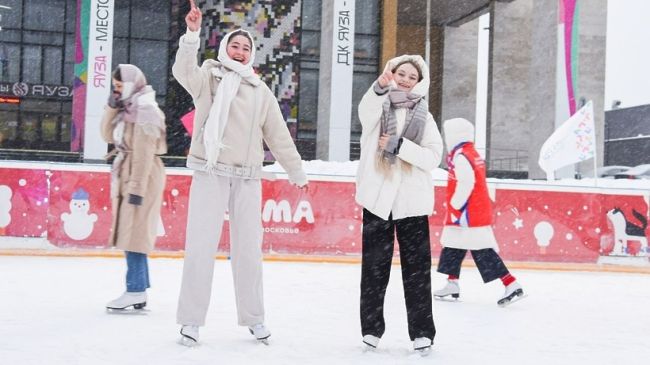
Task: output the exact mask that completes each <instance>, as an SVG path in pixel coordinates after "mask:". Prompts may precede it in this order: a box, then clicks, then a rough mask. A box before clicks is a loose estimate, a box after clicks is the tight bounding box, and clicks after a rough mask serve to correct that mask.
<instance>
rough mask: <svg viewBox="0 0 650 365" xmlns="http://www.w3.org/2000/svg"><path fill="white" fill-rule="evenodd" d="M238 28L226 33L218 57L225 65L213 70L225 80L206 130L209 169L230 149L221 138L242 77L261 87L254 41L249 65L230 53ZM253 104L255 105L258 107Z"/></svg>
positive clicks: (222, 80) (215, 100) (222, 64)
mask: <svg viewBox="0 0 650 365" xmlns="http://www.w3.org/2000/svg"><path fill="white" fill-rule="evenodd" d="M237 30H239V29H237ZM237 30H234V31H232V32H230V33H228V34H226V36H225V37H224V38H223V39H222V40H221V44H220V45H219V56H218V57H217V60H219V62H221V66H220V67H215V68H213V69H212V71H211V72H212V75H213V76H214V77H220V78H221V82H219V86H217V92H216V93H215V94H214V100H213V101H212V106H211V107H210V113H209V114H208V120H207V121H206V123H205V130H204V131H203V143H204V144H205V152H206V160H207V163H206V170H208V171H210V170H213V169H214V168H216V166H217V161H218V159H219V152H220V151H221V149H222V148H224V147H226V148H227V146H225V145H224V144H223V143H222V142H221V140H222V138H223V131H224V130H225V128H226V124H227V123H228V115H229V113H230V104H231V103H232V100H233V99H234V97H235V95H237V90H238V89H239V84H240V83H241V80H242V79H245V80H246V81H248V82H249V83H251V84H252V85H253V86H258V85H259V84H260V83H261V82H262V81H261V80H260V78H259V76H257V74H255V71H254V70H253V60H254V59H255V45H254V44H251V46H252V47H251V55H250V59H249V61H248V63H247V64H245V65H244V64H242V63H240V62H237V61H235V60H233V59H231V58H230V57H229V56H228V53H227V51H226V48H227V45H228V40H229V39H230V36H231V35H232V33H234V32H236V31H237ZM244 32H246V31H244ZM246 33H248V32H246ZM248 35H249V36H250V39H253V36H251V35H250V33H248ZM251 43H252V42H251ZM251 107H253V108H254V107H255V106H251Z"/></svg>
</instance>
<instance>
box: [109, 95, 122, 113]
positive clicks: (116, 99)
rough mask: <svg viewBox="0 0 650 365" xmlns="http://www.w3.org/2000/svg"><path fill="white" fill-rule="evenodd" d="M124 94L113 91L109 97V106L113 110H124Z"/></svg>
mask: <svg viewBox="0 0 650 365" xmlns="http://www.w3.org/2000/svg"><path fill="white" fill-rule="evenodd" d="M121 97H122V94H120V93H117V92H115V91H113V92H112V93H111V94H110V95H109V96H108V103H107V104H108V106H109V107H111V108H113V109H122V108H124V102H123V101H122V99H121Z"/></svg>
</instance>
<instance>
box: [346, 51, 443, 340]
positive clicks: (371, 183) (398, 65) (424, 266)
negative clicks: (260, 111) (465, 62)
mask: <svg viewBox="0 0 650 365" xmlns="http://www.w3.org/2000/svg"><path fill="white" fill-rule="evenodd" d="M428 87H429V73H428V70H427V67H426V64H425V63H424V60H423V59H422V57H420V56H410V55H404V56H400V57H397V58H394V59H392V60H390V61H389V62H388V64H387V65H386V68H385V69H384V72H383V73H382V75H381V76H380V77H379V78H378V79H377V81H376V82H375V83H374V84H373V85H372V86H371V87H370V89H369V90H368V92H367V93H366V94H365V95H364V97H363V98H362V100H361V102H360V104H359V118H360V120H361V125H362V134H361V159H360V161H359V170H358V172H357V190H356V201H357V203H358V204H359V205H361V206H363V231H362V242H363V250H362V251H363V252H362V268H361V331H362V336H363V342H364V343H365V344H367V345H368V346H371V347H376V346H377V345H378V343H379V339H380V338H381V336H382V335H383V333H384V330H385V323H384V317H383V305H384V295H385V293H386V287H387V285H388V279H389V275H390V270H391V262H392V257H393V247H394V241H395V235H397V240H398V242H399V250H400V261H401V266H402V280H403V285H404V296H405V300H406V310H407V317H408V329H409V337H410V338H411V340H412V341H413V347H414V349H415V350H419V351H426V350H428V349H429V348H430V347H431V345H432V344H433V338H434V336H435V333H436V330H435V326H434V323H433V314H432V300H431V247H430V246H431V244H430V240H429V223H428V216H429V215H431V214H432V213H433V181H432V177H431V171H432V170H433V169H434V168H435V167H437V166H438V165H439V164H440V160H441V157H442V139H441V137H440V132H439V131H438V127H437V126H436V123H435V121H434V120H433V117H432V116H431V114H430V113H429V112H428V102H427V100H426V98H425V96H426V95H427V91H428Z"/></svg>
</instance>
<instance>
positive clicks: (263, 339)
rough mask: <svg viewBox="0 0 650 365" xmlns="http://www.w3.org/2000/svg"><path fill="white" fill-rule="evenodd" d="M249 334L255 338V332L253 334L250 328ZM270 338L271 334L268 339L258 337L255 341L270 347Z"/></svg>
mask: <svg viewBox="0 0 650 365" xmlns="http://www.w3.org/2000/svg"><path fill="white" fill-rule="evenodd" d="M248 332H250V334H251V335H253V337H255V332H253V330H252V329H250V328H249V329H248ZM269 337H271V335H270V334H269V335H268V336H266V337H263V338H257V337H255V339H256V340H257V341H258V342H261V343H263V344H265V345H266V346H268V345H269Z"/></svg>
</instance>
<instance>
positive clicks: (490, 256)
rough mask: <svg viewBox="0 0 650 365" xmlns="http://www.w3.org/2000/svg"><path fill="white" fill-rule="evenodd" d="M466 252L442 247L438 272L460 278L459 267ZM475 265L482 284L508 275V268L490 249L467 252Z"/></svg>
mask: <svg viewBox="0 0 650 365" xmlns="http://www.w3.org/2000/svg"><path fill="white" fill-rule="evenodd" d="M467 251H468V250H463V249H460V248H451V247H444V248H443V249H442V252H441V253H440V261H438V272H439V273H443V274H447V275H453V276H456V277H460V266H461V264H462V263H463V259H464V258H465V255H466V254H467ZM469 251H471V252H472V258H473V259H474V262H475V263H476V267H477V268H478V272H480V273H481V278H483V282H484V283H489V282H490V281H492V280H495V279H498V278H501V277H504V276H505V275H507V274H508V268H506V265H505V264H504V263H503V260H502V259H501V257H500V256H499V254H498V253H496V251H494V250H493V249H491V248H484V249H481V250H469Z"/></svg>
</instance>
